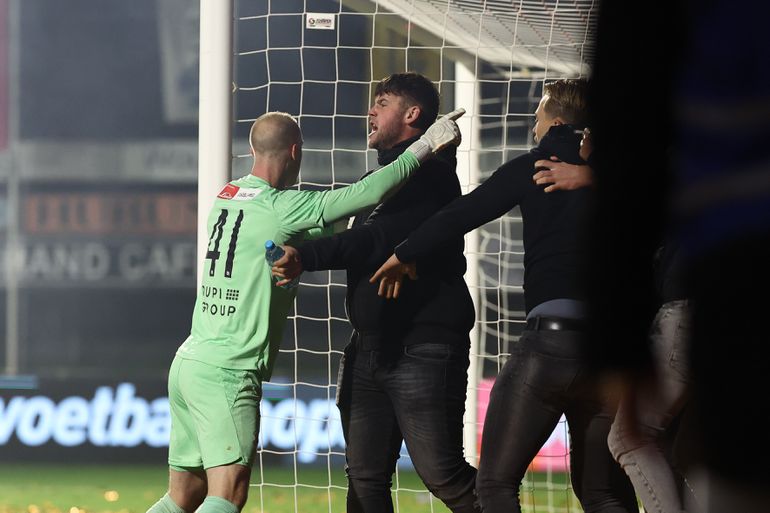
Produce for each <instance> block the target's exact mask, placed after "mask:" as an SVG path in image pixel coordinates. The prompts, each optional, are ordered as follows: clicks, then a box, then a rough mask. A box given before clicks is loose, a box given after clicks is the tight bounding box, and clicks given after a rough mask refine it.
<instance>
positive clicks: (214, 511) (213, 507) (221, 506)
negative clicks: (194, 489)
mask: <svg viewBox="0 0 770 513" xmlns="http://www.w3.org/2000/svg"><path fill="white" fill-rule="evenodd" d="M239 512H240V509H238V506H236V505H235V504H233V503H232V502H230V501H228V500H227V499H223V498H222V497H215V496H213V495H209V496H208V497H206V500H204V501H203V504H201V505H200V507H199V508H198V509H197V510H196V511H195V513H239Z"/></svg>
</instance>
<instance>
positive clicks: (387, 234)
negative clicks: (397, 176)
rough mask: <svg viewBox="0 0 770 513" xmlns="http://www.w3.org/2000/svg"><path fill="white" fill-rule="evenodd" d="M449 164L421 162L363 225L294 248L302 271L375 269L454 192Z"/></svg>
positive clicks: (454, 187) (453, 180)
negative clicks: (417, 171)
mask: <svg viewBox="0 0 770 513" xmlns="http://www.w3.org/2000/svg"><path fill="white" fill-rule="evenodd" d="M453 175H454V169H453V166H449V165H447V164H445V163H438V162H436V163H431V164H429V165H428V166H427V168H426V166H425V165H424V166H423V169H422V170H421V171H420V173H419V174H416V175H415V176H413V177H412V179H411V180H410V181H409V182H408V183H407V184H406V185H405V186H404V188H403V189H402V190H401V191H400V192H399V193H398V194H397V195H396V196H394V197H393V198H391V199H390V200H388V201H387V202H386V203H384V204H382V205H380V206H379V207H378V208H377V209H376V210H375V212H374V213H373V214H372V216H371V217H370V219H369V221H367V223H366V224H363V225H360V226H357V227H354V228H352V229H350V230H347V231H345V232H342V233H340V234H337V235H334V236H333V237H328V238H324V239H319V240H315V241H310V242H306V243H305V244H303V245H302V246H300V247H299V248H298V250H299V254H300V258H301V261H302V267H303V268H304V270H306V271H317V270H324V269H349V268H353V267H355V268H360V269H371V270H374V269H376V268H377V267H378V266H379V265H380V264H382V262H384V261H385V260H386V259H387V258H388V257H389V256H390V255H391V254H392V253H393V248H394V247H395V246H396V244H398V243H399V242H401V241H403V240H404V239H405V238H406V237H407V236H408V235H409V233H410V232H411V231H412V230H414V228H416V227H417V226H419V225H420V223H422V222H423V221H424V220H426V219H427V218H429V217H430V216H431V215H432V214H434V213H435V212H436V211H438V210H439V209H441V207H443V206H444V205H446V204H447V203H448V202H449V201H451V199H452V198H453V197H455V196H456V195H457V180H456V178H455V176H453Z"/></svg>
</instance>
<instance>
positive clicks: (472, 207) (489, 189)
mask: <svg viewBox="0 0 770 513" xmlns="http://www.w3.org/2000/svg"><path fill="white" fill-rule="evenodd" d="M527 162H529V161H527ZM515 164H516V161H515V160H514V161H512V162H509V163H508V164H505V165H503V166H501V167H500V168H498V169H497V171H495V172H494V173H493V174H492V176H490V177H489V178H488V179H487V180H486V181H485V182H484V183H482V184H481V185H479V186H478V187H477V188H476V189H475V190H473V191H472V192H470V193H468V194H466V195H465V196H461V197H459V198H457V199H455V200H454V201H453V202H452V203H450V204H449V205H447V206H446V207H444V208H442V209H441V211H439V212H438V213H436V214H435V215H434V216H432V217H431V218H430V219H428V220H427V221H425V222H424V223H422V224H421V225H420V226H419V228H417V229H416V230H415V231H413V232H412V233H411V234H409V238H408V239H407V240H406V241H404V242H403V243H401V244H400V245H399V246H398V247H397V248H396V251H395V253H396V256H397V257H398V259H399V260H400V261H401V262H414V261H416V260H417V259H418V258H421V257H424V256H426V255H427V254H428V253H430V252H431V251H433V250H434V249H436V248H438V247H439V246H441V245H442V244H444V243H446V242H447V241H449V240H451V239H452V238H453V237H458V236H462V235H464V234H466V233H468V232H469V231H471V230H473V229H474V228H478V227H479V226H481V225H483V224H485V223H488V222H490V221H492V220H494V219H497V218H498V217H500V216H502V215H503V214H505V213H506V212H508V211H509V210H510V209H512V208H513V207H515V206H516V205H518V204H519V202H520V201H521V199H522V197H523V195H524V193H525V191H526V190H527V188H528V187H532V186H534V185H532V184H530V183H529V181H530V180H531V179H530V176H531V175H530V173H529V169H531V167H532V164H531V163H528V164H527V165H526V167H527V169H526V170H522V169H519V167H518V166H516V165H515Z"/></svg>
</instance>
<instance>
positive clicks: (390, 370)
mask: <svg viewBox="0 0 770 513" xmlns="http://www.w3.org/2000/svg"><path fill="white" fill-rule="evenodd" d="M396 344H399V343H398V342H396ZM396 347H398V348H399V350H398V352H396V353H395V354H390V355H385V354H383V353H382V352H381V351H377V350H371V348H368V347H366V345H365V344H363V343H362V342H361V341H360V338H359V339H358V341H356V338H355V337H354V342H352V343H351V344H350V345H348V347H347V348H346V349H345V355H344V357H343V363H342V364H341V365H342V367H341V369H340V383H339V384H338V387H339V399H338V402H337V405H338V406H339V409H340V413H341V418H342V427H343V430H344V434H345V442H346V449H345V458H346V461H347V465H346V471H347V475H348V497H347V511H348V513H357V512H366V513H374V512H388V513H389V512H392V511H393V503H392V501H391V496H390V487H391V480H392V476H393V473H394V472H395V469H396V461H397V460H398V458H399V451H400V449H401V443H402V440H403V441H406V446H407V449H408V450H409V455H410V456H411V458H412V462H413V464H414V467H415V470H417V473H418V474H419V476H420V478H421V479H422V480H423V482H424V483H425V486H426V487H427V488H428V490H430V491H431V492H432V493H433V494H434V495H435V496H436V497H438V498H439V499H440V500H442V501H443V502H444V504H446V505H447V507H448V508H449V509H450V510H452V511H453V512H454V513H471V512H473V511H476V509H474V508H475V507H476V506H475V505H474V502H475V496H474V492H473V487H474V483H475V479H476V469H475V468H473V467H472V466H471V465H470V464H468V462H466V461H465V459H464V457H463V414H464V412H465V391H466V386H467V381H468V362H469V360H468V346H467V345H458V344H444V343H420V344H413V345H408V346H404V347H401V346H400V345H398V346H396Z"/></svg>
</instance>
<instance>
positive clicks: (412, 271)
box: [369, 255, 417, 299]
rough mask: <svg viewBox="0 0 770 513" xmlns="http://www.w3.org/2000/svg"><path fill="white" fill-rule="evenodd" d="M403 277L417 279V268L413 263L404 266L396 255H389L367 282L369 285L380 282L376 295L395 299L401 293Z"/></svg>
mask: <svg viewBox="0 0 770 513" xmlns="http://www.w3.org/2000/svg"><path fill="white" fill-rule="evenodd" d="M404 275H407V276H409V278H410V279H412V280H416V279H417V266H416V265H415V264H414V263H411V264H405V263H403V262H401V260H399V259H398V257H397V256H396V255H391V256H390V258H388V260H386V261H385V263H384V264H382V266H381V267H380V268H379V269H377V272H376V273H374V276H372V277H371V279H370V280H369V282H370V283H377V282H378V281H379V282H380V288H379V290H377V295H378V296H382V297H384V298H386V299H396V298H398V294H399V293H400V292H401V283H402V282H403V281H404Z"/></svg>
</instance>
